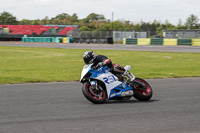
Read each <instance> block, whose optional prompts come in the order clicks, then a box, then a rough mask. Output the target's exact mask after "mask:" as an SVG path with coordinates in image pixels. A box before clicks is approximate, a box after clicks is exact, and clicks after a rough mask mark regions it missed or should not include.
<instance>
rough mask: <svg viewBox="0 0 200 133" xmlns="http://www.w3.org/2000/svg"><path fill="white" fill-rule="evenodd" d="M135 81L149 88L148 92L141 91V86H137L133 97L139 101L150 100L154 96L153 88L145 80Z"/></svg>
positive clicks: (137, 79)
mask: <svg viewBox="0 0 200 133" xmlns="http://www.w3.org/2000/svg"><path fill="white" fill-rule="evenodd" d="M135 80H136V81H139V82H142V83H144V84H145V86H146V87H147V89H146V90H140V89H139V86H136V89H135V90H134V93H135V94H134V95H133V97H134V98H136V99H137V100H139V101H148V100H150V99H151V97H152V95H153V90H152V88H151V86H150V85H149V84H148V83H147V82H146V81H145V80H144V79H141V78H135ZM137 87H138V88H137Z"/></svg>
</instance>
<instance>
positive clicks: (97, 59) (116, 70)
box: [83, 51, 135, 81]
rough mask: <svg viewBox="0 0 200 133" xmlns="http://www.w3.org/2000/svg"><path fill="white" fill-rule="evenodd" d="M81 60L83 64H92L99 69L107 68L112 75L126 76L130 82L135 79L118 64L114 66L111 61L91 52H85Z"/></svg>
mask: <svg viewBox="0 0 200 133" xmlns="http://www.w3.org/2000/svg"><path fill="white" fill-rule="evenodd" d="M83 60H84V62H85V64H93V66H95V67H97V68H100V67H102V66H107V67H109V68H110V69H111V71H112V73H113V74H123V75H125V76H127V77H128V78H129V79H130V81H133V80H134V79H135V77H134V76H133V74H131V73H130V72H129V71H128V70H126V69H125V68H124V67H123V66H120V65H119V64H114V63H112V62H111V60H110V59H109V58H108V57H106V56H104V55H97V56H95V53H94V52H93V51H86V52H85V53H84V54H83Z"/></svg>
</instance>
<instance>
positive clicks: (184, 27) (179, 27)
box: [176, 19, 187, 30]
mask: <svg viewBox="0 0 200 133" xmlns="http://www.w3.org/2000/svg"><path fill="white" fill-rule="evenodd" d="M176 29H177V30H183V29H187V27H186V26H184V25H183V23H182V20H181V19H179V21H178V25H177V26H176Z"/></svg>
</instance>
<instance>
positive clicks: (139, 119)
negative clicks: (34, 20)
mask: <svg viewBox="0 0 200 133" xmlns="http://www.w3.org/2000/svg"><path fill="white" fill-rule="evenodd" d="M0 45H1V46H22V47H54V48H72V49H110V50H134V51H158V52H194V53H200V47H190V46H132V45H130V46H129V45H89V44H76V45H73V44H67V45H66V44H25V43H19V42H15V43H7V42H6V43H0ZM147 81H148V82H149V83H150V85H151V86H152V88H153V91H154V94H153V97H152V99H151V100H150V101H148V102H139V101H137V100H135V99H134V98H132V99H131V100H127V101H108V102H106V103H105V104H101V105H95V104H92V103H90V102H89V101H87V100H86V99H85V97H84V96H83V95H82V92H81V86H82V84H81V83H78V82H65V83H62V82H60V83H36V84H9V85H0V133H90V132H92V133H102V132H104V133H147V132H148V133H200V126H199V125H200V77H198V78H180V79H178V78H177V79H176V78H175V79H149V80H147Z"/></svg>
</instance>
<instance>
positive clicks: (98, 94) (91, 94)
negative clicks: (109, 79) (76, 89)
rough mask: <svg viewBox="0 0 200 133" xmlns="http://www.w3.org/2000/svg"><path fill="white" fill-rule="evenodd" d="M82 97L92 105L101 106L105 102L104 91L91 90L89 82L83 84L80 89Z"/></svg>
mask: <svg viewBox="0 0 200 133" xmlns="http://www.w3.org/2000/svg"><path fill="white" fill-rule="evenodd" d="M82 92H83V95H84V96H85V97H86V98H87V99H88V100H89V101H90V102H92V103H95V104H102V103H104V102H105V101H106V92H105V90H95V89H92V88H91V85H90V83H89V82H85V83H84V84H83V87H82Z"/></svg>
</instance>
